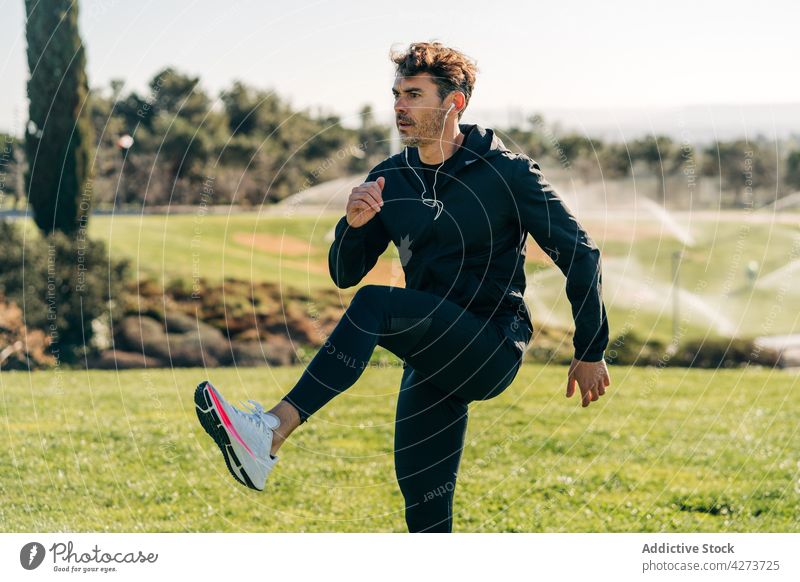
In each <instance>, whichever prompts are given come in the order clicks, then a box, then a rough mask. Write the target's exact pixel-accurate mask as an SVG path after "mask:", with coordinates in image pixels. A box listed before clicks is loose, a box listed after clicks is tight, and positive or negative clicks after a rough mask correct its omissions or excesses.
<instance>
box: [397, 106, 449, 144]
mask: <svg viewBox="0 0 800 582" xmlns="http://www.w3.org/2000/svg"><path fill="white" fill-rule="evenodd" d="M445 118H446V116H445V115H443V114H442V111H441V110H440V109H438V108H435V109H431V110H430V111H429V112H427V113H424V114H422V115H420V116H419V117H418V118H417V119H415V120H412V123H413V124H414V125H412V126H411V127H409V128H408V129H407V130H406V133H405V134H402V133H401V134H400V142H401V143H402V144H403V145H404V146H408V147H419V146H420V145H422V144H424V143H427V142H433V141H438V140H439V137H440V136H441V135H442V132H443V131H444V121H445Z"/></svg>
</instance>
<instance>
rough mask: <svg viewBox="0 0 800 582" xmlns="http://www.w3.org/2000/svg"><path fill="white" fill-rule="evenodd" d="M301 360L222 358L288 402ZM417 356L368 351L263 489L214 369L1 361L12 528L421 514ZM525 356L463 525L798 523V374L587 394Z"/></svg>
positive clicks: (358, 527) (233, 372)
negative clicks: (416, 500) (212, 422)
mask: <svg viewBox="0 0 800 582" xmlns="http://www.w3.org/2000/svg"><path fill="white" fill-rule="evenodd" d="M300 372H301V370H300V368H296V367H295V368H272V369H267V368H264V369H238V370H237V369H225V370H214V371H212V372H209V374H210V376H211V378H212V380H214V381H215V383H216V384H217V385H218V386H219V387H220V388H221V390H222V391H223V393H224V394H225V396H226V397H227V398H229V399H230V400H231V401H233V402H236V401H237V400H238V399H240V398H241V399H247V398H255V399H258V400H260V401H262V402H263V403H264V404H265V405H271V404H272V403H273V402H274V401H276V400H277V399H278V398H279V397H280V396H282V395H283V394H284V393H285V392H286V391H287V390H288V389H289V388H290V387H291V386H292V384H293V382H294V381H295V380H296V379H297V378H298V377H299V375H300ZM401 373H402V370H401V369H400V368H399V367H387V368H369V369H367V370H366V371H365V373H364V375H363V376H362V378H361V380H360V381H359V382H358V383H357V384H356V385H355V386H353V387H352V388H351V389H350V390H349V391H348V392H346V393H345V394H343V395H340V396H338V397H337V398H335V399H334V400H333V401H332V402H331V403H330V404H329V405H328V406H326V407H325V408H323V409H322V410H321V411H319V412H318V413H317V415H315V416H314V417H312V419H311V420H310V421H309V422H308V423H307V424H306V425H304V426H303V427H301V428H300V429H299V430H298V431H297V432H295V434H294V435H293V436H292V438H291V439H290V440H289V441H287V443H286V445H285V446H284V447H283V448H282V449H281V461H280V462H279V464H278V466H277V467H276V469H275V471H274V472H273V475H272V476H271V478H270V480H269V481H268V483H267V485H268V487H267V490H266V491H265V492H264V493H256V492H252V491H250V490H247V489H245V488H244V487H242V486H240V485H238V484H237V483H235V482H234V481H233V479H232V478H231V477H230V476H229V474H228V472H227V470H226V469H225V466H224V463H223V462H222V459H221V455H220V454H219V451H218V450H217V448H216V446H215V445H214V444H213V442H212V441H211V439H210V438H208V437H207V436H206V434H205V433H204V432H203V430H202V428H200V426H199V424H198V422H197V420H196V417H195V413H194V408H193V402H192V394H193V389H194V386H195V385H196V383H197V382H198V380H201V379H203V378H204V377H206V375H207V374H206V372H204V371H203V370H162V371H129V372H123V373H114V372H89V373H86V372H69V371H60V372H37V373H32V374H27V373H9V372H3V373H0V393H1V394H2V399H0V422H1V423H2V430H3V432H4V440H5V446H4V447H3V448H2V450H1V451H0V492H1V493H2V497H3V503H2V505H0V530H2V531H6V532H22V531H148V532H154V531H168V532H173V531H248V532H249V531H268V532H278V531H281V532H299V531H336V532H353V531H375V532H401V531H405V524H404V521H403V515H402V499H401V495H400V492H399V489H398V487H397V484H396V482H395V478H394V470H393V458H392V435H393V424H392V423H393V416H394V406H395V402H396V393H397V387H398V384H399V380H400V376H401ZM565 375H566V369H565V368H563V367H557V366H547V367H543V366H537V365H525V366H524V367H523V369H522V371H521V372H520V374H519V375H518V376H517V379H516V380H515V382H514V383H513V384H512V385H511V386H510V387H509V388H508V389H507V390H506V391H505V392H504V393H503V394H502V395H500V396H499V397H497V398H494V399H492V400H489V401H486V402H476V403H473V404H472V405H471V407H470V410H471V411H470V423H469V427H468V433H467V442H468V445H467V447H466V448H465V451H464V456H463V458H462V463H461V474H460V477H459V481H458V485H457V487H456V497H455V507H454V511H455V528H454V529H455V531H457V532H475V531H487V532H494V531H525V532H535V531H548V532H587V531H608V532H631V531H667V532H698V531H702V532H721V531H748V532H767V531H770V532H793V531H798V527H800V523H798V519H799V518H800V461H799V460H798V455H797V452H798V450H800V435H799V434H798V424H797V418H798V415H800V400H798V399H797V398H796V397H795V396H794V395H796V394H797V390H798V387H800V386H799V385H798V384H799V383H798V376H797V375H792V374H790V373H788V372H781V371H770V370H755V369H753V370H744V371H734V370H725V371H720V372H716V371H712V370H708V371H704V370H685V369H668V368H667V369H659V368H621V367H613V368H612V369H611V375H612V386H611V389H610V391H609V392H608V394H607V395H606V396H604V397H603V398H601V400H600V401H599V402H596V403H593V404H592V405H591V406H589V407H588V408H586V409H583V408H581V407H580V405H579V402H578V400H577V399H576V398H573V399H570V400H568V399H566V398H565V397H564V387H565V380H564V379H565Z"/></svg>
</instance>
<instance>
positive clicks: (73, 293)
mask: <svg viewBox="0 0 800 582" xmlns="http://www.w3.org/2000/svg"><path fill="white" fill-rule="evenodd" d="M0 237H2V240H3V242H4V251H3V253H1V254H0V294H1V295H5V296H6V297H7V298H8V299H9V300H11V301H14V302H15V303H17V305H19V306H20V307H21V308H22V310H23V317H24V324H25V325H26V326H27V327H28V328H29V329H40V330H43V331H45V333H46V334H47V335H48V336H49V338H50V345H49V347H48V349H49V351H50V353H51V354H52V355H53V356H54V357H56V358H57V359H59V360H60V361H61V362H62V363H71V362H77V361H80V360H82V359H83V358H84V357H85V356H87V355H90V354H93V353H95V352H96V351H97V348H96V347H95V345H94V343H93V341H92V340H93V337H94V335H95V331H96V329H97V327H98V322H103V321H108V320H109V317H112V318H115V317H118V316H119V308H118V307H117V305H118V302H119V296H120V294H121V293H122V290H123V282H124V280H125V279H126V278H127V276H128V271H129V267H128V262H127V261H117V260H112V259H110V258H109V256H108V252H107V250H106V246H105V244H104V243H102V242H100V241H92V240H88V239H84V238H81V237H80V236H79V237H77V238H75V239H73V238H70V237H68V236H67V235H65V234H63V233H60V232H56V233H53V234H50V235H47V236H39V235H37V234H32V233H28V234H25V233H24V232H23V230H22V229H21V228H17V227H16V226H15V225H14V224H12V223H10V222H7V221H0Z"/></svg>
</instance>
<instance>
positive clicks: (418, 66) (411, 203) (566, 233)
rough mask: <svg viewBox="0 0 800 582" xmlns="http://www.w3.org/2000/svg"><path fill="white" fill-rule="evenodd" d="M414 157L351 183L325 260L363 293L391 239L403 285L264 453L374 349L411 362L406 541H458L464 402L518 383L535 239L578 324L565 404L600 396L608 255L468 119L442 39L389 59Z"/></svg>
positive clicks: (386, 296)
mask: <svg viewBox="0 0 800 582" xmlns="http://www.w3.org/2000/svg"><path fill="white" fill-rule="evenodd" d="M393 61H394V63H395V64H396V66H397V76H396V78H395V83H394V86H393V88H392V92H393V94H394V98H395V106H394V109H395V113H396V121H397V127H398V130H399V132H400V136H401V139H402V141H403V143H404V145H405V146H406V147H405V148H404V150H403V151H402V152H400V153H399V154H396V155H393V156H391V157H389V158H387V159H386V160H384V161H383V162H381V163H380V164H378V165H377V166H375V167H374V168H373V169H372V170H371V171H370V172H369V175H368V176H367V178H366V180H365V182H364V183H363V184H361V185H360V186H358V187H356V188H354V189H353V190H352V193H351V194H350V197H349V200H348V202H347V208H346V215H345V216H344V217H342V218H341V220H340V221H339V222H338V224H337V225H336V229H335V233H336V237H335V240H334V242H333V244H332V245H331V248H330V253H329V267H330V273H331V277H332V278H333V281H334V282H335V283H336V285H337V286H338V287H340V288H343V289H344V288H348V287H352V286H354V285H356V284H358V283H359V282H360V281H361V280H362V279H363V277H364V276H365V275H366V274H367V273H368V272H369V271H370V270H371V269H372V267H373V266H374V265H375V263H376V262H377V260H378V257H379V256H380V255H381V254H382V253H383V252H384V251H385V250H386V248H387V247H388V244H389V242H393V243H394V244H395V245H396V246H397V248H398V249H399V252H400V259H401V263H402V265H403V270H404V273H405V280H406V287H405V288H400V287H394V286H387V285H364V286H362V287H361V288H360V289H358V291H357V292H356V294H355V296H354V298H353V300H352V301H351V303H350V305H349V307H348V309H347V311H346V312H345V314H344V316H343V318H342V320H341V321H340V322H339V324H338V325H337V326H336V328H335V329H334V331H333V333H332V334H331V335H330V337H329V339H328V341H326V343H325V345H324V346H323V347H322V348H321V349H320V351H319V352H318V353H317V354H316V355H315V357H314V358H313V360H312V361H311V362H310V363H309V365H308V367H307V368H306V370H305V371H304V372H303V374H302V377H301V378H300V380H299V381H298V382H297V384H296V385H295V386H294V388H292V390H291V391H290V392H289V393H288V394H286V396H285V397H284V398H283V399H282V400H281V401H280V402H279V403H278V405H276V406H275V407H274V408H273V409H271V410H270V411H269V412H270V413H272V414H273V415H274V416H277V417H278V418H280V420H281V422H280V427H279V428H278V429H277V430H275V434H274V438H273V440H272V444H271V452H272V454H273V455H274V453H276V452H277V450H278V448H279V447H280V446H281V444H282V443H283V441H284V440H285V439H286V437H287V436H288V435H289V434H290V433H291V432H292V431H293V430H294V429H295V428H296V427H297V426H299V425H300V424H302V423H304V422H306V421H307V420H308V418H309V417H310V416H311V415H313V414H314V413H315V412H316V411H317V410H319V409H320V408H321V407H322V406H324V405H325V404H326V403H327V402H328V401H330V400H331V399H332V398H334V397H335V396H336V395H337V394H340V393H341V392H343V391H345V390H346V389H347V388H349V387H350V386H352V385H353V384H354V383H355V382H356V381H357V380H358V378H359V377H360V375H361V373H362V371H363V370H364V368H365V367H366V365H367V364H368V362H369V359H370V356H371V355H372V352H373V350H374V349H375V346H376V345H381V346H383V347H385V348H386V349H388V350H390V351H391V352H393V353H394V354H395V355H397V356H398V357H400V358H401V359H402V360H403V368H404V372H403V377H402V381H401V386H400V393H399V396H398V402H397V416H396V424H395V438H394V449H395V471H396V476H397V479H398V482H399V485H400V489H401V491H402V493H403V496H404V498H405V517H406V523H407V525H408V529H409V531H412V532H449V531H452V523H453V494H454V490H455V483H456V476H457V473H458V467H459V462H460V459H461V453H462V449H463V445H464V437H465V434H466V428H467V413H468V406H467V405H468V404H469V403H470V402H473V401H475V400H487V399H489V398H493V397H495V396H497V395H498V394H500V393H501V392H502V391H503V390H505V389H506V388H507V387H508V386H509V384H511V382H512V381H513V380H514V377H515V376H516V374H517V372H518V370H519V367H520V365H521V363H522V357H523V354H524V352H525V349H526V347H527V345H528V343H529V342H530V340H531V337H532V335H533V324H532V322H531V317H530V314H529V312H528V308H527V305H526V303H525V301H524V299H523V295H524V292H525V286H526V280H525V268H524V265H525V252H526V240H527V236H528V234H531V235H532V236H533V238H534V239H535V241H536V243H537V244H538V245H539V246H540V247H541V248H542V249H543V250H544V251H545V252H546V253H547V254H548V255H549V257H550V258H551V259H552V260H553V261H554V262H555V264H556V265H557V266H558V267H559V269H560V270H561V271H562V272H563V273H564V274H565V276H566V292H567V297H568V299H569V301H570V303H571V305H572V312H573V316H574V319H575V336H574V341H573V343H574V348H575V358H574V359H573V362H572V364H571V366H570V368H569V372H568V379H567V389H566V395H567V397H570V396H572V395H573V394H574V393H575V385H576V383H577V384H578V386H579V388H580V391H581V396H582V404H583V406H584V407H586V406H588V405H589V403H590V402H592V401H595V400H597V399H598V398H599V397H600V396H602V395H603V394H604V393H605V388H606V387H607V386H608V385H609V384H610V377H609V374H608V370H607V368H606V364H605V361H604V359H603V355H604V350H605V349H606V347H607V344H608V335H609V329H608V321H607V317H606V311H605V306H604V305H603V300H602V291H601V289H602V272H601V260H600V251H599V249H598V247H597V245H596V244H595V243H594V241H593V240H592V239H591V238H590V237H589V235H588V234H587V233H586V231H585V230H584V229H583V228H582V227H581V225H580V224H579V223H578V221H577V220H576V218H575V217H574V216H573V215H572V214H571V212H570V211H569V209H568V208H567V207H566V206H565V205H564V203H563V201H562V200H561V199H560V198H559V196H558V195H557V194H556V192H555V191H554V190H553V188H552V187H551V186H550V185H549V184H548V182H547V181H546V180H545V178H544V177H543V175H542V173H541V171H540V168H539V165H538V164H537V163H536V162H535V161H533V160H532V159H531V158H529V157H528V156H526V155H524V154H520V153H512V152H511V151H509V150H508V149H507V148H506V147H505V146H504V145H503V142H502V141H501V140H500V139H499V138H498V137H497V136H496V135H495V134H494V132H493V131H492V130H491V129H485V128H483V127H481V126H479V125H468V124H461V123H459V120H460V118H461V116H462V114H463V112H464V109H465V108H466V106H467V104H468V102H469V99H470V97H471V95H472V89H473V86H474V83H475V71H476V68H475V65H474V64H473V63H472V62H470V61H469V60H468V59H467V57H465V56H464V55H463V54H461V53H460V52H458V51H456V50H453V49H450V48H447V47H444V46H442V45H441V44H439V43H416V44H412V45H411V46H410V47H409V49H408V50H407V51H406V52H403V53H401V54H396V55H393Z"/></svg>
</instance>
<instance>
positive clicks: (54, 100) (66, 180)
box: [25, 0, 94, 234]
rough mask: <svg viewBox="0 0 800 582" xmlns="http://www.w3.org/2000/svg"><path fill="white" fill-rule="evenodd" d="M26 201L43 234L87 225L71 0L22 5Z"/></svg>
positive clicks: (82, 106)
mask: <svg viewBox="0 0 800 582" xmlns="http://www.w3.org/2000/svg"><path fill="white" fill-rule="evenodd" d="M25 11H26V16H27V21H26V23H25V33H26V37H27V40H28V68H29V70H30V79H29V80H28V99H29V100H30V110H29V119H30V121H29V122H28V126H27V128H26V132H25V152H26V154H27V160H28V169H27V171H26V172H25V183H26V187H27V193H28V200H29V202H30V204H31V207H32V209H33V216H34V220H35V221H36V224H37V225H38V227H39V228H40V229H41V230H42V231H43V232H44V233H50V232H52V231H54V230H60V231H62V232H65V233H67V234H73V233H75V231H76V230H77V229H78V228H79V226H80V225H81V221H82V220H88V212H89V208H90V203H91V188H89V187H88V186H90V185H91V184H90V183H89V182H88V180H90V179H91V176H90V175H89V172H90V167H89V166H90V160H91V151H92V142H93V141H94V139H93V130H92V125H91V121H90V118H89V108H88V106H87V98H88V95H89V87H88V81H87V78H86V55H85V53H84V48H83V43H82V42H81V38H80V35H79V33H78V2H77V0H25Z"/></svg>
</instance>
